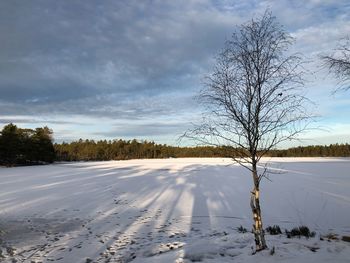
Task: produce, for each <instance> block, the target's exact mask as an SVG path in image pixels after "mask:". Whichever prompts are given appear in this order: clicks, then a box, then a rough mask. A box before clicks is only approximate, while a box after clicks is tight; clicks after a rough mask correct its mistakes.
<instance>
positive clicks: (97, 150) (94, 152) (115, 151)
mask: <svg viewBox="0 0 350 263" xmlns="http://www.w3.org/2000/svg"><path fill="white" fill-rule="evenodd" d="M54 147H55V151H56V160H59V161H95V160H101V161H102V160H128V159H147V158H170V157H173V158H180V157H228V156H229V154H228V151H229V148H227V147H210V146H198V147H175V146H169V145H166V144H156V143H154V142H149V141H137V140H129V141H125V140H113V141H106V140H101V141H94V140H82V139H80V140H79V141H75V142H71V143H61V144H55V145H54Z"/></svg>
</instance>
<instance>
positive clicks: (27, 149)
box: [0, 124, 350, 166]
mask: <svg viewBox="0 0 350 263" xmlns="http://www.w3.org/2000/svg"><path fill="white" fill-rule="evenodd" d="M52 141H53V139H52V130H50V129H49V128H48V127H43V128H36V129H34V130H33V129H21V128H18V127H17V126H16V125H13V124H8V125H6V126H5V127H4V128H3V129H2V131H1V132H0V165H6V166H13V165H27V164H38V163H51V162H53V161H105V160H128V159H141V158H143V159H147V158H171V157H172V158H181V157H231V156H232V155H233V153H234V152H235V151H234V148H232V147H224V146H222V147H212V146H197V147H176V146H169V145H166V144H156V143H154V142H149V141H138V140H128V141H126V140H109V141H107V140H100V141H94V140H82V139H80V140H78V141H74V142H70V143H65V142H63V143H55V144H53V143H52ZM267 155H268V156H272V157H350V145H349V144H331V145H329V146H306V147H295V148H290V149H286V150H271V151H270V152H269V153H268V154H267Z"/></svg>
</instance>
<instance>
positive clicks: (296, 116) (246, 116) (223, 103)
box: [184, 11, 309, 251]
mask: <svg viewBox="0 0 350 263" xmlns="http://www.w3.org/2000/svg"><path fill="white" fill-rule="evenodd" d="M293 41H294V39H293V38H292V37H291V36H290V35H289V34H288V33H287V32H285V31H284V30H283V28H282V26H281V25H280V24H279V23H278V22H277V21H276V19H275V17H273V16H272V15H271V13H270V12H268V11H266V12H265V14H264V15H263V16H262V17H261V18H258V19H252V20H251V21H250V22H248V23H246V24H243V25H241V26H240V27H239V30H237V31H236V32H235V33H234V34H233V35H232V38H231V39H230V40H228V41H227V42H226V45H225V47H224V49H223V50H222V52H221V53H220V54H219V55H218V56H217V58H216V64H215V67H214V70H213V72H212V74H210V76H208V78H207V83H206V84H207V85H206V88H204V90H203V91H202V92H201V94H200V96H199V98H200V102H201V103H203V104H204V105H205V106H206V107H207V109H208V111H207V112H205V117H204V118H203V122H201V123H200V124H198V125H196V126H195V127H194V128H193V129H191V130H189V131H187V132H186V133H185V135H184V136H185V137H187V138H192V139H194V140H195V141H197V142H200V143H203V144H206V145H225V146H229V147H230V148H229V149H231V150H232V152H231V157H232V158H233V159H234V161H236V162H238V163H239V164H240V165H242V166H244V167H245V168H247V169H248V170H249V171H250V172H251V174H252V178H253V190H252V191H251V202H250V205H251V209H252V213H253V219H254V225H253V232H254V236H255V243H256V251H260V250H263V249H265V248H267V245H266V242H265V236H264V230H263V224H262V216H261V207H260V182H261V179H262V178H263V177H264V176H265V175H266V173H267V172H268V171H267V168H265V169H262V170H260V169H258V168H259V166H258V164H259V161H260V160H261V157H262V156H264V155H265V154H267V153H268V152H269V151H270V150H271V149H273V148H274V147H275V146H276V145H277V144H279V143H281V142H283V141H286V140H291V139H294V138H296V136H297V135H298V134H299V133H300V132H302V131H304V130H305V128H306V125H307V123H308V119H309V115H308V114H307V112H306V110H305V107H304V106H305V105H306V103H307V99H306V98H305V97H303V96H302V95H301V92H300V91H301V88H302V87H303V80H302V73H303V72H302V67H301V63H302V61H301V57H300V56H299V55H298V54H293V55H290V54H288V53H287V50H288V48H289V47H290V45H291V44H292V43H293ZM237 156H238V157H237Z"/></svg>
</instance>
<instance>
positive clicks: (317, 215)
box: [0, 158, 350, 263]
mask: <svg viewBox="0 0 350 263" xmlns="http://www.w3.org/2000/svg"><path fill="white" fill-rule="evenodd" d="M264 161H265V162H267V161H268V162H269V164H270V168H271V170H272V171H273V173H272V174H270V175H269V180H264V181H263V183H262V185H261V202H262V204H261V205H262V211H263V222H264V226H265V227H266V226H268V225H274V224H278V225H279V226H280V227H281V228H282V229H285V228H286V229H291V228H292V227H296V226H300V225H307V226H308V227H309V228H310V229H311V230H313V231H315V232H316V233H317V234H316V237H315V238H310V239H306V238H292V239H288V238H287V237H286V236H285V235H278V236H270V235H267V241H268V246H269V248H270V249H272V248H274V250H275V253H274V254H273V255H270V250H266V251H263V252H260V253H256V254H253V253H252V252H253V250H252V247H253V245H254V240H253V235H252V234H251V233H249V232H248V233H238V231H237V228H238V227H239V226H241V225H242V226H243V227H246V228H248V229H251V225H252V219H251V211H250V207H249V201H250V190H251V188H252V179H251V176H250V175H249V172H248V171H247V170H245V169H244V168H242V167H240V166H239V165H237V164H233V163H232V161H231V160H230V159H221V158H212V159H210V158H201V159H199V158H198V159H196V158H188V159H162V160H159V159H155V160H130V161H109V162H85V163H84V162H75V163H57V164H53V165H47V166H31V167H17V168H0V248H1V253H0V262H51V261H57V262H67V263H80V262H135V263H136V262H137V263H147V262H262V263H264V262H279V261H281V262H350V243H349V242H344V241H341V240H339V239H341V237H342V236H344V235H346V236H350V192H349V189H350V175H349V171H350V159H345V158H343V159H341V158H338V159H335V158H271V159H264ZM330 233H333V234H336V235H337V237H338V238H339V239H338V240H333V239H332V240H328V239H327V238H324V240H320V236H324V235H327V234H330ZM16 260H17V261H16Z"/></svg>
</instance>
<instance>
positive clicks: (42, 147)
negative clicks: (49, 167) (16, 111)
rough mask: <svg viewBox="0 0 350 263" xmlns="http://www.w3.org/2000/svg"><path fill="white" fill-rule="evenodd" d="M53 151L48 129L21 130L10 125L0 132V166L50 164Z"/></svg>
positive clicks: (50, 134) (53, 156)
mask: <svg viewBox="0 0 350 263" xmlns="http://www.w3.org/2000/svg"><path fill="white" fill-rule="evenodd" d="M54 160H55V149H54V147H53V144H52V130H50V129H49V128H48V127H43V128H36V129H35V130H32V129H21V128H18V127H17V126H16V125H14V124H12V123H10V124H8V125H6V126H5V127H4V128H3V129H2V131H1V132H0V165H6V166H13V165H29V164H39V163H52V162H53V161H54Z"/></svg>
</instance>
